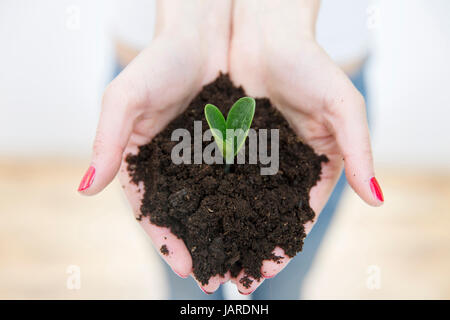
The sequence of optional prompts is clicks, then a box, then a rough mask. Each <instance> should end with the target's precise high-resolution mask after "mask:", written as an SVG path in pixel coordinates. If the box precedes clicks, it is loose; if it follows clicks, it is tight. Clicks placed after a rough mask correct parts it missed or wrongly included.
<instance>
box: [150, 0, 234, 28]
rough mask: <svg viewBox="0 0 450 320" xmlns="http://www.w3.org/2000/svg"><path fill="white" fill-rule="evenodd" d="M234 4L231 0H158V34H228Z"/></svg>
mask: <svg viewBox="0 0 450 320" xmlns="http://www.w3.org/2000/svg"><path fill="white" fill-rule="evenodd" d="M231 5H232V2H231V1H229V0H213V1H211V0H189V1H186V0H158V2H157V14H156V28H155V31H156V32H155V33H156V35H160V34H162V33H170V34H177V35H178V34H180V33H193V32H196V33H201V34H202V35H203V34H215V35H216V37H228V36H229V30H230V17H231Z"/></svg>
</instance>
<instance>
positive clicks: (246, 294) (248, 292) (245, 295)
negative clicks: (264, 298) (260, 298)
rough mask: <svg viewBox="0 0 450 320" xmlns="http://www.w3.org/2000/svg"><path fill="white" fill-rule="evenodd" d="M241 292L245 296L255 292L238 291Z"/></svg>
mask: <svg viewBox="0 0 450 320" xmlns="http://www.w3.org/2000/svg"><path fill="white" fill-rule="evenodd" d="M238 291H239V293H240V294H242V295H243V296H248V295H249V294H251V293H252V292H253V291H251V292H247V293H245V292H242V291H241V290H238Z"/></svg>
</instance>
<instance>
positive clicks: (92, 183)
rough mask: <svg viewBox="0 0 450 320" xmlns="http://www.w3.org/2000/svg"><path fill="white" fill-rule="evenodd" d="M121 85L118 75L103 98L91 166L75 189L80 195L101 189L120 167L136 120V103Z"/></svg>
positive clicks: (92, 193) (94, 192)
mask: <svg viewBox="0 0 450 320" xmlns="http://www.w3.org/2000/svg"><path fill="white" fill-rule="evenodd" d="M124 83H125V82H124V80H123V78H120V76H119V77H118V78H116V79H115V80H114V81H113V82H111V84H110V85H109V86H108V88H107V89H106V90H105V93H104V95H103V101H102V110H101V113H100V120H99V124H98V127H97V134H96V137H95V140H94V147H93V154H92V159H91V164H90V166H89V168H88V170H87V172H86V174H85V176H84V177H83V179H82V181H81V183H80V186H79V188H78V191H79V192H80V193H81V194H83V195H94V194H96V193H98V192H100V191H101V190H103V189H104V188H105V187H106V186H107V185H108V184H109V183H110V182H111V181H112V179H113V178H114V177H115V176H116V174H117V171H118V170H119V168H120V164H121V161H122V155H123V152H124V149H125V147H126V146H127V143H128V141H129V139H130V135H131V132H132V129H133V123H134V120H135V118H136V116H135V114H134V110H135V105H136V104H137V102H136V100H135V99H134V98H131V97H130V92H129V91H128V90H127V88H126V85H124Z"/></svg>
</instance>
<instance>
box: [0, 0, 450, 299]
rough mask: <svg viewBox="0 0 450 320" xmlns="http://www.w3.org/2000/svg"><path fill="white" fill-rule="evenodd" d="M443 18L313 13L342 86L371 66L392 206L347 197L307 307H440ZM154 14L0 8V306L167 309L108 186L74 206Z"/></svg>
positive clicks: (340, 5) (119, 199)
mask: <svg viewBox="0 0 450 320" xmlns="http://www.w3.org/2000/svg"><path fill="white" fill-rule="evenodd" d="M449 12H450V2H449V1H446V0H432V1H425V0H408V1H406V0H397V1H387V0H385V1H359V0H345V1H339V2H337V1H332V0H328V1H327V0H325V1H323V2H322V10H321V12H320V15H319V21H318V27H317V37H318V41H319V42H320V43H322V44H323V46H324V47H325V49H326V50H327V51H328V52H329V53H330V55H331V56H332V58H333V59H335V60H336V62H338V63H339V64H340V65H342V67H343V68H344V69H345V70H346V71H348V72H349V73H351V72H352V70H354V69H355V68H359V67H360V66H361V64H364V65H365V70H366V72H365V77H366V80H367V86H368V92H369V95H368V104H369V106H370V119H371V122H372V126H371V127H372V138H373V151H374V156H375V163H376V169H377V178H378V180H379V181H380V184H381V185H382V187H383V191H384V194H385V199H386V201H385V204H384V206H383V207H381V208H377V209H374V208H370V207H368V206H367V205H365V204H364V203H363V202H362V201H361V200H359V199H358V197H357V196H356V195H355V194H354V193H353V192H352V191H351V190H350V189H347V190H346V192H345V196H344V198H343V200H342V202H341V204H340V206H339V212H338V213H337V214H336V216H335V219H334V220H333V223H332V226H331V228H330V230H329V232H328V234H327V236H326V238H325V241H324V243H323V245H322V246H321V247H320V252H319V255H318V258H317V259H316V260H315V262H314V265H313V269H312V271H311V272H310V274H309V276H308V281H307V285H306V287H305V288H304V289H303V296H304V297H305V298H311V299H313V298H330V299H334V298H344V299H347V298H355V299H391V298H399V299H407V298H425V299H431V298H434V299H444V298H446V299H449V298H450V232H449V231H448V230H450V215H449V213H450V133H449V132H448V130H449V122H448V119H449V118H450V87H449V84H450V82H449V79H450V62H449V57H450V20H449V19H448V13H449ZM154 14H155V6H154V1H144V0H132V1H125V0H122V1H119V0H114V1H107V0H97V1H87V0H72V1H66V0H59V1H56V0H53V1H52V0H40V1H32V0H2V1H0V39H1V44H0V47H1V50H0V63H1V69H0V70H1V71H0V298H1V299H18V298H23V299H50V298H56V299H80V298H86V299H90V298H104V299H106V298H135V299H149V298H150V299H153V298H159V299H164V298H165V297H166V296H167V288H166V281H165V278H164V273H163V272H162V271H163V269H162V266H161V261H160V259H159V257H158V253H157V252H156V251H155V250H154V249H153V247H152V245H151V243H150V240H149V239H147V236H146V235H145V234H144V232H143V231H142V230H141V229H140V227H139V226H138V224H137V223H136V222H135V220H134V217H133V214H132V212H131V210H130V208H129V207H128V204H127V202H126V200H125V197H124V196H123V195H122V192H121V190H120V187H119V185H118V183H117V182H114V183H112V184H111V185H110V186H109V187H107V189H106V190H105V191H104V192H103V193H101V194H100V195H98V196H96V197H92V198H84V197H81V196H79V195H78V194H77V192H76V189H77V187H78V183H79V181H80V179H81V177H82V175H83V174H84V170H85V169H86V167H87V166H88V164H89V158H90V151H91V144H92V141H93V138H94V135H95V129H96V123H97V120H98V115H99V111H100V100H101V95H102V91H103V89H104V88H105V86H106V85H107V83H108V82H109V81H110V80H111V78H112V76H113V74H114V72H115V70H116V64H117V62H116V61H117V60H118V61H120V62H122V63H126V61H127V60H129V59H130V58H131V57H132V56H133V55H134V54H135V52H136V51H137V50H139V48H141V47H142V46H143V45H145V44H146V43H148V42H149V41H150V40H151V37H152V34H153V24H154ZM74 279H75V281H74ZM77 279H78V280H80V281H78V280H77ZM269 281H270V280H269ZM274 296H276V293H274Z"/></svg>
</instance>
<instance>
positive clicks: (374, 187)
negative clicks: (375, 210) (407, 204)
mask: <svg viewBox="0 0 450 320" xmlns="http://www.w3.org/2000/svg"><path fill="white" fill-rule="evenodd" d="M370 190H371V191H372V194H373V195H374V196H375V198H377V199H378V200H379V201H381V202H384V197H383V191H381V188H380V185H379V184H378V181H377V179H376V178H375V177H372V178H371V179H370Z"/></svg>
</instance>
